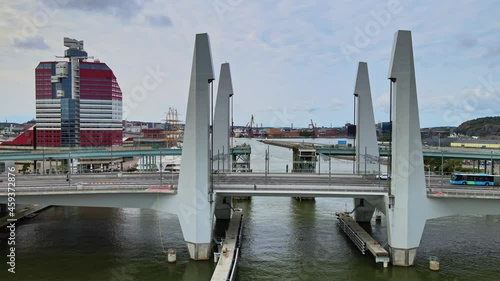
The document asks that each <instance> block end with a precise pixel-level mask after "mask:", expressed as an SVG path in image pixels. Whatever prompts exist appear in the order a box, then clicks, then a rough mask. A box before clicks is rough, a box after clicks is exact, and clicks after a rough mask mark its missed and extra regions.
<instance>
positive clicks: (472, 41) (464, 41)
mask: <svg viewBox="0 0 500 281" xmlns="http://www.w3.org/2000/svg"><path fill="white" fill-rule="evenodd" d="M458 44H459V46H460V47H466V48H472V47H475V46H476V45H477V44H478V40H477V38H475V37H471V36H466V37H463V38H460V40H459V42H458Z"/></svg>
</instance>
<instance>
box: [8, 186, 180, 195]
mask: <svg viewBox="0 0 500 281" xmlns="http://www.w3.org/2000/svg"><path fill="white" fill-rule="evenodd" d="M86 191H89V192H97V191H123V192H141V191H143V192H160V191H162V192H169V193H177V188H176V187H175V186H173V187H172V186H158V185H147V186H136V187H130V188H124V187H123V186H103V187H96V186H85V187H84V186H82V187H78V186H72V187H18V188H16V194H17V195H22V193H45V192H53V193H60V192H86ZM7 192H8V189H7V188H0V195H5V194H7Z"/></svg>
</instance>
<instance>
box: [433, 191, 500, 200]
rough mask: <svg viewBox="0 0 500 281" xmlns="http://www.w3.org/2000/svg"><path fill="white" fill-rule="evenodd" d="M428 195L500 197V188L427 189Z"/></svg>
mask: <svg viewBox="0 0 500 281" xmlns="http://www.w3.org/2000/svg"><path fill="white" fill-rule="evenodd" d="M427 196H428V197H451V198H486V199H487V198H490V199H500V189H497V190H490V189H488V190H486V189H460V190H459V189H433V188H428V189H427Z"/></svg>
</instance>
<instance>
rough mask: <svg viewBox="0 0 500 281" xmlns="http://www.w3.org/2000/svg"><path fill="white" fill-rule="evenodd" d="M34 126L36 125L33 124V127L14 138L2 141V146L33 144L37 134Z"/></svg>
mask: <svg viewBox="0 0 500 281" xmlns="http://www.w3.org/2000/svg"><path fill="white" fill-rule="evenodd" d="M34 128H35V126H32V127H31V128H29V129H27V130H26V131H24V132H22V133H21V134H19V135H17V136H16V137H15V138H14V139H12V140H7V141H2V142H0V146H30V147H31V146H33V139H34V135H35V130H34Z"/></svg>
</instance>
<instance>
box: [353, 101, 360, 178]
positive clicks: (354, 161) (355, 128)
mask: <svg viewBox="0 0 500 281" xmlns="http://www.w3.org/2000/svg"><path fill="white" fill-rule="evenodd" d="M352 97H353V107H354V118H353V121H354V140H353V146H354V158H353V161H352V173H353V174H356V160H357V159H356V156H357V154H358V153H357V151H358V149H357V147H356V137H357V135H356V133H357V131H358V128H357V127H356V98H357V97H358V94H356V93H353V94H352ZM358 172H359V171H358Z"/></svg>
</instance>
